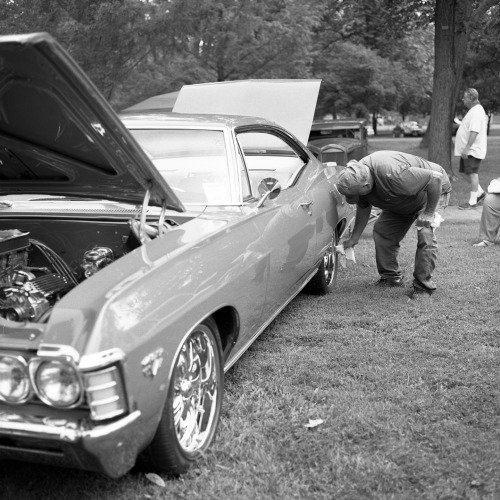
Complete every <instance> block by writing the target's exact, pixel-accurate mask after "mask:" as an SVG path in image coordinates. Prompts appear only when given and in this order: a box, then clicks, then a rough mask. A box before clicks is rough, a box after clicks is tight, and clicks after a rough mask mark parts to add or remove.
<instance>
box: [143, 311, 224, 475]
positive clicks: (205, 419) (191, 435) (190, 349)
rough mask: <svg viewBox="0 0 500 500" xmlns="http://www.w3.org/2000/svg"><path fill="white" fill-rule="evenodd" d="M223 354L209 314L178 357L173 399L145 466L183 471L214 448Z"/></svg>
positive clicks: (169, 400)
mask: <svg viewBox="0 0 500 500" xmlns="http://www.w3.org/2000/svg"><path fill="white" fill-rule="evenodd" d="M221 353H222V347H221V342H220V336H219V330H218V328H217V325H216V323H215V321H214V320H213V319H212V318H207V319H205V320H204V321H202V322H201V323H200V324H198V325H197V326H196V327H195V328H194V330H193V331H192V332H191V333H190V334H189V336H188V337H187V338H186V340H185V341H184V343H183V345H182V347H181V349H180V351H179V354H178V356H177V358H176V360H175V366H174V369H173V370H172V379H171V380H170V386H169V390H168V396H167V401H166V403H165V406H164V408H163V411H162V416H161V420H160V423H159V424H158V429H157V431H156V434H155V436H154V438H153V440H152V442H151V444H150V445H149V447H148V448H146V450H145V452H144V453H143V462H142V467H141V468H144V467H148V468H149V471H154V472H158V473H168V474H173V475H179V474H182V473H184V472H186V471H187V470H188V469H189V467H190V466H191V465H192V464H193V463H194V462H195V461H196V460H197V459H198V458H199V457H200V456H201V455H202V454H203V453H204V452H205V451H206V450H207V448H208V447H209V446H210V444H211V442H212V441H213V439H214V437H215V433H216V430H217V425H218V423H219V416H220V411H221V406H222V395H223V391H224V370H223V366H222V354H221ZM200 403H201V404H200Z"/></svg>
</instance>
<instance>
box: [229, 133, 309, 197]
mask: <svg viewBox="0 0 500 500" xmlns="http://www.w3.org/2000/svg"><path fill="white" fill-rule="evenodd" d="M237 137H238V142H239V144H240V147H241V150H242V151H243V156H244V159H245V164H246V166H247V169H248V175H249V177H250V183H251V185H252V191H253V193H254V194H255V193H257V186H258V185H259V182H260V181H261V180H262V179H265V178H266V177H273V178H275V179H277V180H278V181H279V183H280V184H281V188H282V189H287V188H289V187H290V186H292V185H293V184H294V183H295V182H296V180H297V179H298V177H299V176H300V173H301V171H302V168H303V167H304V165H305V163H304V160H303V159H302V158H301V157H300V156H299V155H298V153H297V152H296V151H295V150H294V149H293V148H292V147H291V146H290V145H289V144H288V143H287V142H285V141H284V140H283V139H282V138H281V137H279V136H277V135H274V134H271V133H268V132H260V131H259V132H255V131H251V132H241V133H239V134H238V136H237Z"/></svg>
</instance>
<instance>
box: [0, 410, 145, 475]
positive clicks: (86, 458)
mask: <svg viewBox="0 0 500 500" xmlns="http://www.w3.org/2000/svg"><path fill="white" fill-rule="evenodd" d="M144 428H147V425H144V422H143V421H142V418H141V412H140V411H135V412H133V413H131V414H130V415H127V416H125V417H123V418H122V419H120V420H118V421H116V422H113V423H110V424H104V425H99V426H96V427H94V428H91V429H89V428H85V427H84V426H82V425H81V424H79V423H77V422H72V421H67V420H63V419H54V418H52V419H51V418H40V417H32V416H26V415H21V414H13V413H11V412H9V413H3V412H1V411H0V458H6V459H13V460H26V461H36V462H40V461H42V462H44V463H51V464H54V465H60V466H66V467H68V466H69V467H74V468H81V469H84V470H93V471H98V472H103V473H104V474H106V475H108V476H110V477H120V476H122V475H123V474H125V473H126V472H127V471H129V470H130V469H131V468H132V467H133V466H134V464H135V461H136V458H137V455H138V454H139V452H140V451H141V449H142V448H143V447H144V445H145V444H147V443H145V437H144V431H143V429H144Z"/></svg>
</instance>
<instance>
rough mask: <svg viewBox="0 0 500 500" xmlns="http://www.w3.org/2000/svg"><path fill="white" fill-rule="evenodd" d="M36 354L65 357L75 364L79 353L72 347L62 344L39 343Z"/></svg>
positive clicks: (43, 356) (48, 356)
mask: <svg viewBox="0 0 500 500" xmlns="http://www.w3.org/2000/svg"><path fill="white" fill-rule="evenodd" d="M37 356H38V357H42V358H59V359H60V358H66V359H67V360H71V362H73V363H74V364H75V365H76V364H78V362H79V361H80V353H79V352H78V351H77V350H76V349H75V348H74V347H71V346H68V345H62V344H40V346H39V347H38V351H37ZM68 358H69V359H68Z"/></svg>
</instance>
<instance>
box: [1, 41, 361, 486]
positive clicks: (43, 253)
mask: <svg viewBox="0 0 500 500" xmlns="http://www.w3.org/2000/svg"><path fill="white" fill-rule="evenodd" d="M0 59H1V60H2V72H3V78H2V80H0V108H1V109H2V113H1V114H0V144H1V149H0V161H1V165H2V181H1V183H0V266H1V273H0V326H1V327H0V460H4V459H9V460H22V461H33V462H42V463H44V464H52V465H59V466H64V467H73V468H79V469H84V470H89V471H98V472H101V473H104V474H106V475H108V476H110V477H119V476H122V475H123V474H125V473H127V471H129V470H130V469H131V468H132V467H133V466H134V464H136V461H138V462H139V464H141V465H143V466H144V467H147V470H148V471H157V472H165V473H174V474H179V473H182V472H184V471H185V470H186V469H187V468H188V467H189V466H190V465H191V464H192V463H193V462H194V461H195V460H196V459H198V458H199V457H200V456H201V455H202V454H203V453H204V452H205V451H206V449H207V448H208V447H209V445H210V443H211V442H212V440H213V438H214V436H215V434H216V429H217V424H218V421H219V416H220V412H221V405H222V395H223V391H224V371H226V370H228V369H229V368H230V367H231V366H232V365H233V364H234V363H235V362H236V361H237V360H238V359H239V358H240V357H241V356H242V355H243V354H244V353H245V351H246V350H247V349H248V348H249V346H250V345H251V344H252V343H253V342H254V341H255V340H256V339H257V337H258V336H259V334H260V333H261V332H262V331H263V330H264V329H265V328H266V327H267V325H269V323H270V322H271V321H272V320H273V319H274V318H275V317H276V316H277V315H278V314H279V313H280V311H282V310H283V308H284V307H285V306H286V305H287V304H288V303H289V302H290V301H291V300H292V299H293V298H294V297H295V296H296V295H297V294H298V293H299V292H300V291H302V290H307V291H309V292H310V293H315V294H325V293H328V292H329V291H330V290H331V289H332V287H333V285H334V283H335V279H336V276H337V269H338V267H337V264H338V260H337V254H336V253H335V251H334V246H335V245H336V244H337V242H338V241H339V239H340V238H341V237H342V235H343V234H344V233H346V232H347V231H348V230H349V227H350V224H351V223H352V220H353V217H354V212H353V207H352V206H350V205H348V204H347V203H346V202H345V198H344V197H343V196H342V195H340V193H339V192H338V191H337V189H336V187H335V182H336V179H337V175H338V170H339V169H338V168H337V167H335V166H327V165H325V164H323V163H321V162H320V161H318V160H317V159H316V158H315V157H314V156H313V155H312V153H310V152H309V151H308V150H307V149H306V148H305V147H304V146H303V143H304V142H305V140H306V139H307V135H306V136H305V139H304V138H302V139H301V138H297V137H295V136H294V135H292V133H290V132H289V131H288V130H287V129H286V128H284V127H283V126H280V125H278V124H276V123H275V122H273V121H270V120H267V119H265V118H258V117H241V116H237V115H215V114H202V115H192V114H176V113H174V114H171V113H147V112H143V113H138V114H133V115H127V116H123V117H122V120H120V118H119V117H118V116H117V115H116V114H115V113H114V112H113V110H112V108H111V106H110V105H109V104H108V103H107V102H106V101H105V99H104V98H103V97H102V96H101V94H100V93H99V91H98V90H97V89H96V87H95V86H94V85H93V84H92V82H91V81H90V80H89V78H88V77H87V76H86V75H85V74H84V73H83V71H82V70H81V69H80V68H79V67H78V66H77V64H76V63H75V62H74V61H73V60H72V58H71V57H70V56H69V55H68V53H67V52H66V51H65V50H63V49H62V48H61V46H60V45H59V44H58V43H57V42H56V41H55V40H53V39H52V38H51V37H50V36H49V35H47V34H34V35H22V36H21V35H20V36H5V37H0ZM277 84H279V83H277ZM297 85H299V86H300V85H301V83H300V81H299V82H297ZM226 88H229V87H226ZM204 90H205V89H204V88H203V87H202V86H200V89H197V90H196V92H195V93H197V94H198V96H199V97H200V98H202V97H203V91H204ZM296 90H297V91H299V93H300V95H302V96H303V95H304V93H305V92H302V91H301V89H300V88H297V89H296ZM182 93H183V91H182V90H181V92H180V95H179V97H180V98H181V97H182ZM180 100H181V101H182V99H180ZM201 100H203V99H201ZM205 101H207V100H206V99H205ZM313 101H314V102H313ZM235 103H237V100H235ZM311 103H312V104H313V105H314V104H315V99H313V100H311ZM289 104H290V105H291V106H293V105H294V100H293V99H291V100H290V101H289ZM313 109H314V107H313ZM313 109H312V110H311V116H312V113H313ZM289 114H290V115H292V114H293V113H289ZM309 128H310V124H306V132H307V131H308V130H309Z"/></svg>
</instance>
